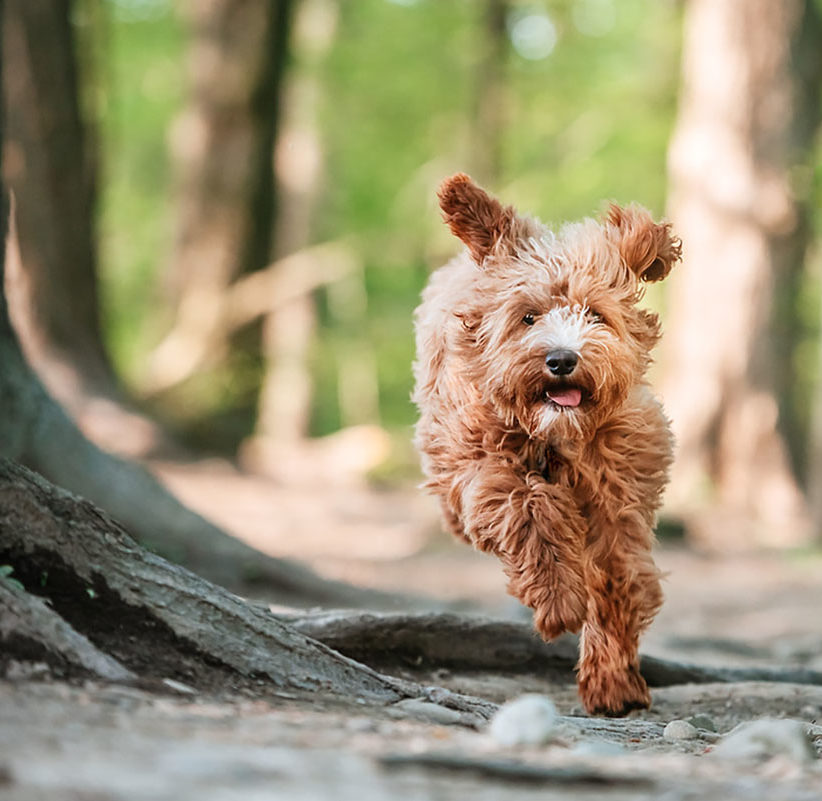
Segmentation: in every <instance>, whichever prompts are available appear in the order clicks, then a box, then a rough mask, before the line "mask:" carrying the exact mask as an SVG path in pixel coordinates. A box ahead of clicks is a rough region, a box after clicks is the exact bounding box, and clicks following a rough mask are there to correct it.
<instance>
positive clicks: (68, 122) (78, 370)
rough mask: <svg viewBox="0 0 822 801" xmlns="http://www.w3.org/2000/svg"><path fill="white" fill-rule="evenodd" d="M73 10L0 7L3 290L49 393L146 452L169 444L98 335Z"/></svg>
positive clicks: (85, 126) (89, 175)
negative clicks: (6, 218) (135, 402)
mask: <svg viewBox="0 0 822 801" xmlns="http://www.w3.org/2000/svg"><path fill="white" fill-rule="evenodd" d="M74 9H75V2H74V0H57V2H53V3H30V2H27V1H26V0H9V2H7V3H6V6H5V19H4V23H5V24H4V33H5V42H4V45H5V48H4V67H5V69H4V73H3V77H4V80H3V101H4V108H5V111H6V115H7V125H6V128H5V135H4V138H3V150H4V154H3V155H4V177H5V181H6V183H7V185H8V186H9V187H10V189H11V190H12V192H13V194H14V203H13V217H14V220H13V225H12V233H11V236H10V237H9V239H8V242H7V243H6V260H7V264H6V280H5V289H6V292H7V294H8V298H9V307H10V314H11V318H12V320H13V322H14V327H15V330H16V332H17V335H18V341H19V342H20V344H21V346H22V349H23V352H24V354H25V356H26V359H27V361H28V363H29V364H31V365H33V366H34V367H35V369H36V370H37V374H38V376H39V377H40V379H41V380H42V381H43V382H44V384H45V385H46V386H47V387H48V390H49V392H50V393H51V394H52V395H53V396H54V397H55V398H57V399H58V401H59V402H60V403H61V405H62V406H63V407H64V408H65V409H66V410H67V411H68V412H69V414H70V415H71V417H72V418H73V419H74V420H75V421H76V422H77V423H78V425H79V426H80V428H81V429H82V430H83V431H84V432H85V433H86V434H87V435H88V436H90V437H92V438H93V439H94V441H95V442H97V443H99V444H101V445H102V446H103V447H106V448H109V449H113V450H116V451H117V452H119V453H129V454H137V453H142V454H145V453H146V452H148V451H150V450H155V451H156V450H160V449H163V448H165V447H167V446H169V445H170V443H169V441H168V437H167V436H166V435H165V433H164V432H163V431H162V430H161V429H160V428H159V427H158V426H157V425H156V424H155V423H153V422H151V421H149V420H147V419H146V418H144V417H143V416H142V415H140V414H139V413H138V412H136V411H135V410H134V409H133V408H131V404H130V402H129V399H128V398H127V397H125V395H124V393H123V392H122V390H121V388H120V386H119V383H118V381H117V378H116V376H115V374H114V371H113V369H112V367H111V364H110V362H109V358H108V355H107V353H106V348H105V346H104V343H103V338H102V332H101V320H100V318H101V313H100V305H99V292H98V276H97V249H96V240H95V227H96V226H95V223H96V209H95V206H96V191H95V189H96V187H95V179H96V172H97V157H96V153H95V152H94V150H93V146H94V144H95V143H94V142H93V141H90V136H89V130H90V129H89V120H88V119H86V118H84V115H83V114H82V112H81V102H80V95H81V85H80V84H81V80H80V76H79V74H78V59H77V58H76V51H77V50H79V48H80V47H82V43H78V41H77V39H76V35H75V30H74V27H73V25H72V22H71V16H72V13H73V11H74ZM89 44H90V43H89V42H86V43H85V45H86V46H89ZM87 116H88V115H86V117H87ZM92 124H93V123H92ZM92 130H93V129H92Z"/></svg>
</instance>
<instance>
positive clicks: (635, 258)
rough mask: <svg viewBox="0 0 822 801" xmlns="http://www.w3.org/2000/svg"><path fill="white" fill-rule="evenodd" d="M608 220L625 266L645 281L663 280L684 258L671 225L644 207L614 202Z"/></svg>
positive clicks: (680, 245)
mask: <svg viewBox="0 0 822 801" xmlns="http://www.w3.org/2000/svg"><path fill="white" fill-rule="evenodd" d="M605 221H606V224H607V225H608V227H609V229H610V233H611V234H612V236H614V238H615V239H616V242H617V244H618V246H619V252H620V255H621V256H622V259H623V261H624V262H625V264H626V266H627V267H628V269H629V270H631V271H632V272H633V273H634V274H635V275H636V276H637V278H640V279H642V280H643V281H661V280H662V279H663V278H665V276H666V275H668V273H669V272H671V268H672V267H673V266H674V264H676V262H677V261H679V259H680V258H682V241H681V240H680V239H679V237H677V236H674V235H673V233H672V232H671V224H670V223H667V222H665V223H657V222H654V220H653V217H651V215H650V213H649V212H648V211H646V210H645V209H643V208H642V207H641V206H633V205H632V206H627V207H626V208H622V207H621V206H617V205H616V204H611V207H610V208H609V209H608V215H607V217H606V220H605Z"/></svg>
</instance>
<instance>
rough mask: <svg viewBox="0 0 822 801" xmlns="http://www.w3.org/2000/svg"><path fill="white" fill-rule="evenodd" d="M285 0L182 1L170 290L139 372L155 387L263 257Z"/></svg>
mask: <svg viewBox="0 0 822 801" xmlns="http://www.w3.org/2000/svg"><path fill="white" fill-rule="evenodd" d="M292 7H293V2H292V0H280V1H279V2H276V3H260V2H257V0H214V1H213V2H208V3H201V2H197V0H189V1H188V2H186V3H185V4H184V10H185V14H186V17H187V18H188V20H189V22H190V27H191V35H192V44H191V49H190V60H189V67H190V69H189V72H190V82H191V89H190V100H189V104H188V107H187V108H186V109H185V110H184V111H183V113H182V114H181V116H180V117H179V118H178V119H177V121H176V122H175V124H174V127H173V131H172V150H173V154H174V160H175V163H176V172H177V184H178V188H177V207H178V210H179V211H178V214H179V218H178V221H177V234H176V242H175V245H174V252H173V254H172V260H171V274H172V276H173V281H174V284H175V286H174V289H175V291H176V293H177V296H178V302H177V313H176V320H175V323H174V326H173V328H172V330H171V331H170V332H169V334H168V335H167V336H166V338H165V339H164V340H163V342H162V343H161V344H160V345H159V346H158V348H157V349H156V350H155V352H154V354H153V355H152V358H151V361H150V364H149V372H148V375H147V376H146V378H145V381H146V388H147V389H148V390H149V391H152V390H155V391H156V390H160V389H162V388H164V387H166V386H168V385H169V384H170V383H172V381H171V379H170V377H173V376H174V375H176V373H177V371H178V365H179V364H180V363H186V362H187V361H188V360H189V359H190V352H191V351H192V349H194V350H196V349H197V348H199V346H200V344H201V343H202V342H210V341H211V339H212V334H213V326H214V319H215V314H214V312H215V310H216V309H217V307H218V306H219V305H220V301H221V298H222V295H223V293H224V292H225V290H226V288H227V287H228V286H229V285H230V283H231V282H232V281H233V280H234V279H235V278H237V277H238V276H239V275H242V274H243V273H245V272H248V271H250V270H256V269H259V268H261V267H263V266H265V265H266V264H268V263H269V261H270V259H269V254H270V250H271V231H272V220H273V216H274V179H273V169H272V158H273V145H274V138H275V134H276V130H277V123H278V116H279V100H280V87H281V83H282V75H283V68H284V65H285V53H286V45H287V42H288V33H289V27H290V25H289V23H290V17H291V11H292Z"/></svg>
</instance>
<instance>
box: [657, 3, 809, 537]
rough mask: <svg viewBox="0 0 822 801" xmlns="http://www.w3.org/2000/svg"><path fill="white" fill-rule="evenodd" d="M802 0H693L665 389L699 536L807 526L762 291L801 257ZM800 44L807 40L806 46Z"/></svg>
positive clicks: (768, 304)
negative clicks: (680, 246)
mask: <svg viewBox="0 0 822 801" xmlns="http://www.w3.org/2000/svg"><path fill="white" fill-rule="evenodd" d="M811 17H815V14H814V8H813V4H812V3H810V2H808V3H805V2H803V1H802V0H691V2H689V3H688V4H687V6H686V14H685V32H684V44H683V75H682V88H681V97H680V108H679V116H678V121H677V124H676V129H675V132H674V135H673V139H672V142H671V147H670V152H669V169H670V178H671V188H670V197H669V208H670V214H671V217H672V220H673V223H674V227H675V229H676V231H677V233H678V234H679V235H680V236H681V237H682V240H683V243H684V250H683V252H684V263H683V265H682V267H681V269H680V270H679V271H678V273H677V274H676V275H673V276H672V280H673V283H672V284H670V285H669V306H670V308H669V311H668V316H667V321H668V322H667V333H666V350H665V365H666V375H665V380H664V396H665V402H666V406H667V409H668V412H669V414H670V416H671V418H672V421H673V427H674V432H675V434H676V437H677V440H678V443H679V450H678V453H677V458H676V462H675V467H674V475H673V481H672V485H671V489H670V492H669V495H668V498H669V505H670V507H671V509H672V510H673V511H675V512H677V513H679V514H681V515H682V516H683V517H684V518H685V519H686V521H687V523H688V524H689V526H690V530H691V532H692V533H693V534H695V535H696V536H697V537H698V538H703V539H708V540H711V541H712V542H713V543H714V544H721V545H738V544H742V543H747V544H755V543H771V544H776V543H787V542H795V541H797V540H801V539H802V538H803V537H805V536H806V535H807V534H808V520H807V512H806V504H805V501H804V498H803V494H802V492H801V490H800V486H799V483H798V481H797V478H796V474H795V471H794V469H793V466H792V463H791V459H790V455H789V449H788V446H787V444H786V439H785V437H784V434H783V431H782V428H781V426H780V406H781V399H782V398H783V397H784V396H783V395H782V393H783V392H784V391H785V389H786V388H787V387H790V386H791V383H792V382H791V379H790V375H791V370H792V368H791V359H792V354H791V351H790V347H789V344H787V343H786V341H785V340H786V337H782V338H775V337H774V331H775V330H778V329H777V328H775V326H774V319H773V316H774V309H775V305H774V299H775V296H776V295H777V293H780V292H784V288H785V287H787V286H790V285H791V284H792V282H793V280H794V279H793V277H792V276H793V275H795V273H796V272H797V271H798V270H799V269H800V268H801V257H800V255H799V254H800V252H801V247H799V248H797V247H796V245H795V243H796V241H797V237H801V236H802V235H803V234H804V232H805V226H804V224H803V215H804V214H805V210H804V209H803V208H802V200H803V198H802V197H801V196H799V195H798V194H797V191H796V187H795V186H792V184H791V170H792V168H793V167H795V165H797V164H799V163H800V162H801V159H802V158H803V157H806V156H807V147H808V144H809V137H808V134H807V133H806V132H805V130H806V128H807V126H806V123H805V120H804V119H803V115H804V114H805V113H806V110H807V109H806V107H805V100H806V95H805V93H804V92H803V90H804V89H807V83H803V81H807V79H806V74H805V69H806V66H807V65H806V64H805V63H804V61H803V59H804V58H805V57H807V56H809V55H811V57H812V54H813V52H814V51H813V48H816V51H815V52H816V53H817V54H818V53H819V52H820V50H822V43H820V41H819V39H818V38H817V39H816V41H815V42H814V41H813V40H811V41H810V42H808V40H807V36H806V35H805V33H806V31H805V28H804V26H805V25H806V24H808V22H809V20H810V19H811ZM809 44H810V48H811V49H810V50H808V47H809Z"/></svg>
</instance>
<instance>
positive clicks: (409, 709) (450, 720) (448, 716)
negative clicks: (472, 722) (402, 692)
mask: <svg viewBox="0 0 822 801" xmlns="http://www.w3.org/2000/svg"><path fill="white" fill-rule="evenodd" d="M391 710H394V711H395V714H396V713H397V712H399V713H400V714H399V716H400V717H406V716H410V717H414V718H418V719H419V720H425V721H428V722H429V723H442V724H445V725H448V724H454V723H460V722H462V715H460V713H459V712H457V710H456V709H449V708H448V707H445V706H440V705H439V704H432V703H431V702H430V701H423V700H422V699H421V698H404V699H403V700H402V701H397V703H396V704H393V705H392V706H391Z"/></svg>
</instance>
